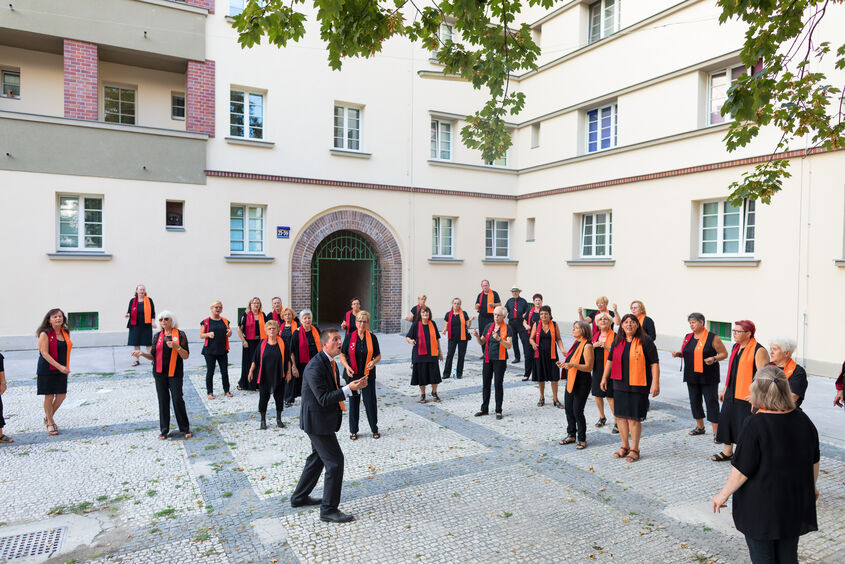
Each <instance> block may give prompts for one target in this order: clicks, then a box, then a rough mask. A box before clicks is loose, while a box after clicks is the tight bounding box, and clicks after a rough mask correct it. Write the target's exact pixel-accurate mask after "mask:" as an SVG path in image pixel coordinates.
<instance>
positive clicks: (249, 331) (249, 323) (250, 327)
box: [244, 309, 267, 341]
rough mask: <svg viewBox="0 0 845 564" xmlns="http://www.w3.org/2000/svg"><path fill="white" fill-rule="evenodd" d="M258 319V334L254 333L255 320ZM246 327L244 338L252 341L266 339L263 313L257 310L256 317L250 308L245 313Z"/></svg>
mask: <svg viewBox="0 0 845 564" xmlns="http://www.w3.org/2000/svg"><path fill="white" fill-rule="evenodd" d="M256 319H258V333H259V335H258V336H256V335H255V320H256ZM244 325H245V328H246V338H247V340H248V341H252V340H254V339H266V338H267V332H266V331H265V330H264V313H263V312H258V317H257V318H256V316H255V314H253V313H252V310H251V309H250V310H249V311H248V312H247V313H246V321H245V322H244Z"/></svg>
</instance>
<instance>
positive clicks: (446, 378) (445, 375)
mask: <svg viewBox="0 0 845 564" xmlns="http://www.w3.org/2000/svg"><path fill="white" fill-rule="evenodd" d="M451 377H452V375H451V374H444V375H443V379H444V380H448V379H449V378H451Z"/></svg>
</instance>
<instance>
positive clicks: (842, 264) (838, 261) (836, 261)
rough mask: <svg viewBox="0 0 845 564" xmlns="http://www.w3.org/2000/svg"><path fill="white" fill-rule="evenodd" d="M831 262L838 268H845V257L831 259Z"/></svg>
mask: <svg viewBox="0 0 845 564" xmlns="http://www.w3.org/2000/svg"><path fill="white" fill-rule="evenodd" d="M833 264H835V265H836V266H838V267H839V268H845V259H833Z"/></svg>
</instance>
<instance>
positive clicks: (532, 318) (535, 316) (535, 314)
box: [523, 305, 540, 327]
mask: <svg viewBox="0 0 845 564" xmlns="http://www.w3.org/2000/svg"><path fill="white" fill-rule="evenodd" d="M523 319H525V321H527V322H528V326H529V327H534V324H535V323H540V312H539V311H534V306H533V305H532V306H531V307H529V308H528V311H526V312H525V315H524V316H523Z"/></svg>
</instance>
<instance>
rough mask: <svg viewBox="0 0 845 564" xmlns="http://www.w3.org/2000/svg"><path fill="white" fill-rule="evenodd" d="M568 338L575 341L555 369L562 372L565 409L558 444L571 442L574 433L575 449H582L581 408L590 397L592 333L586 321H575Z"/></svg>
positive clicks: (584, 438) (584, 440) (584, 443)
mask: <svg viewBox="0 0 845 564" xmlns="http://www.w3.org/2000/svg"><path fill="white" fill-rule="evenodd" d="M572 336H573V337H575V342H574V343H572V347H571V348H570V349H569V352H568V353H566V359H565V360H564V361H563V362H559V363H558V366H560V367H561V368H562V369H563V370H565V371H566V392H565V393H564V395H563V403H564V404H565V406H566V438H565V439H563V440H562V441H560V444H562V445H568V444H572V443H574V442H575V439H576V434H577V439H578V444H577V445H575V448H577V449H578V450H582V449H585V448H587V419H586V418H585V417H584V407H586V405H587V398H588V397H590V388H591V387H592V382H593V378H592V371H593V360H594V359H593V345H592V344H591V343H590V338H591V337H592V336H593V330H592V328H591V327H590V324H589V323H587V322H586V321H576V322H575V324H574V325H573V326H572Z"/></svg>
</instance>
